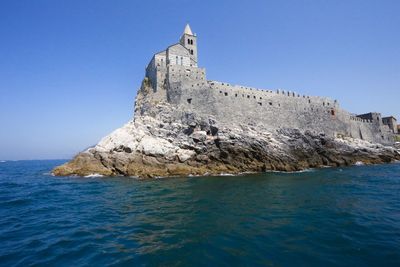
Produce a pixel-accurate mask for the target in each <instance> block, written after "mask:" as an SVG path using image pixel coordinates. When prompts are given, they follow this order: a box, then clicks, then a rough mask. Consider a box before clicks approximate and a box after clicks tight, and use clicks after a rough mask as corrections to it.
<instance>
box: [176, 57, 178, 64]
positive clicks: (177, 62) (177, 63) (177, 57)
mask: <svg viewBox="0 0 400 267" xmlns="http://www.w3.org/2000/svg"><path fill="white" fill-rule="evenodd" d="M176 65H178V56H176Z"/></svg>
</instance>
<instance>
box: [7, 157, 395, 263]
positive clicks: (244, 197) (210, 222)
mask: <svg viewBox="0 0 400 267" xmlns="http://www.w3.org/2000/svg"><path fill="white" fill-rule="evenodd" d="M63 162H64V161H7V162H0V266H7V267H9V266H400V164H389V165H375V166H354V167H347V168H330V169H319V170H310V171H305V172H300V173H273V172H271V173H263V174H246V175H241V176H219V177H183V178H161V179H154V180H139V179H136V178H125V177H118V178H115V177H114V178H110V177H90V178H89V177H86V178H85V177H53V176H51V175H50V170H51V169H52V168H53V167H55V166H56V165H59V164H61V163H63Z"/></svg>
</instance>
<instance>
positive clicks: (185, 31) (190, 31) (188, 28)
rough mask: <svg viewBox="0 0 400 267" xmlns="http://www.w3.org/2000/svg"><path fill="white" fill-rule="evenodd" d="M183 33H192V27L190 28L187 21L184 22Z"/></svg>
mask: <svg viewBox="0 0 400 267" xmlns="http://www.w3.org/2000/svg"><path fill="white" fill-rule="evenodd" d="M183 34H188V35H193V32H192V29H190V26H189V23H188V24H186V26H185V30H184V31H183Z"/></svg>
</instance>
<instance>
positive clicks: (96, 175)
mask: <svg viewBox="0 0 400 267" xmlns="http://www.w3.org/2000/svg"><path fill="white" fill-rule="evenodd" d="M103 176H104V175H102V174H99V173H91V174H89V175H86V176H84V177H86V178H95V177H103Z"/></svg>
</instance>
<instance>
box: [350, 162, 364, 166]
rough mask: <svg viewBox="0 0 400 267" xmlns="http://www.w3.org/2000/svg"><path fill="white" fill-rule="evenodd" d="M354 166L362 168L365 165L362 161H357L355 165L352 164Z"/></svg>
mask: <svg viewBox="0 0 400 267" xmlns="http://www.w3.org/2000/svg"><path fill="white" fill-rule="evenodd" d="M353 165H354V166H363V165H365V164H364V162H362V161H357V162H356V163H354V164H353Z"/></svg>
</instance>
